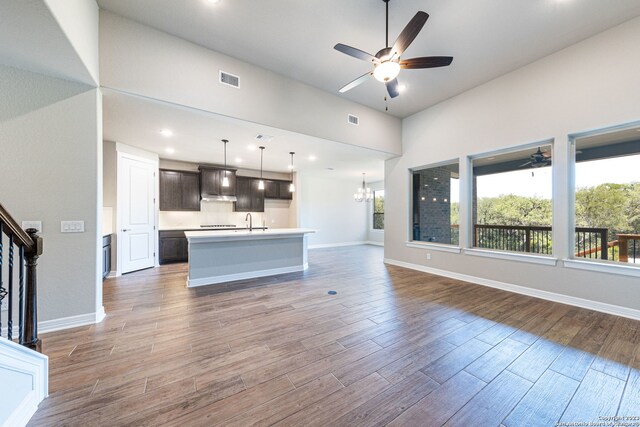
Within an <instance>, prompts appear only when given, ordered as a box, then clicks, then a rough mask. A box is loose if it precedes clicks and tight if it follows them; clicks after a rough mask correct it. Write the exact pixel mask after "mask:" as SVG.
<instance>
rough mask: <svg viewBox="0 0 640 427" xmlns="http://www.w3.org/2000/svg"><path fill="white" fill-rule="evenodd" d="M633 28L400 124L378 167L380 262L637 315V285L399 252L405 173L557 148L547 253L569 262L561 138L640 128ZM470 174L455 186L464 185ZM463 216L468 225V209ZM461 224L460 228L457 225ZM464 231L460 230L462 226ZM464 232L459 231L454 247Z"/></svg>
mask: <svg viewBox="0 0 640 427" xmlns="http://www.w3.org/2000/svg"><path fill="white" fill-rule="evenodd" d="M638 40H640V18H636V19H634V20H631V21H628V22H627V23H625V24H623V25H621V26H619V27H616V28H613V29H611V30H608V31H606V32H604V33H601V34H599V35H597V36H595V37H592V38H590V39H587V40H585V41H583V42H581V43H578V44H576V45H574V46H572V47H569V48H567V49H565V50H562V51H560V52H557V53H556V54H554V55H551V56H549V57H546V58H544V59H542V60H539V61H537V62H534V63H532V64H530V65H528V66H526V67H524V68H522V69H520V70H517V71H515V72H512V73H509V74H507V75H505V76H503V77H500V78H498V79H496V80H493V81H491V82H489V83H487V84H485V85H483V86H480V87H477V88H475V89H473V90H470V91H468V92H465V93H463V94H461V95H459V96H457V97H455V98H452V99H450V100H448V101H445V102H443V103H441V104H438V105H436V106H434V107H432V108H430V109H427V110H425V111H423V112H420V113H418V114H415V115H414V116H411V117H409V118H407V119H405V120H404V121H403V155H402V157H399V158H395V159H391V160H388V161H387V162H386V164H385V183H386V185H385V186H386V188H385V193H386V194H385V195H386V202H387V206H388V207H390V209H387V211H386V232H385V257H386V258H389V259H393V260H400V261H403V262H408V263H413V264H418V265H421V266H427V267H432V268H437V269H441V270H446V271H449V272H455V273H460V274H466V275H470V276H475V277H479V278H484V279H491V280H495V281H500V282H506V283H509V284H515V285H520V286H524V287H527V288H530V289H534V290H542V291H549V292H554V293H559V294H564V295H569V296H573V297H579V298H584V299H587V300H593V301H599V302H602V303H608V304H613V305H617V306H622V307H626V308H631V309H636V310H638V309H640V292H638V285H639V284H640V283H639V280H638V278H637V277H636V278H633V277H628V276H621V275H612V274H605V273H594V272H586V271H580V270H572V269H568V268H564V267H563V266H562V262H560V263H559V265H558V266H556V267H551V266H544V265H535V264H528V263H523V262H515V261H507V260H496V259H488V258H480V257H474V256H468V255H460V254H450V253H442V252H433V253H432V259H431V260H430V261H427V259H426V251H425V250H424V249H414V248H410V247H406V246H405V242H406V241H407V237H408V236H407V234H408V231H407V230H408V229H409V227H408V220H409V194H410V188H409V176H408V168H411V167H416V166H422V165H428V164H430V163H435V162H439V161H444V160H449V159H453V158H458V157H459V158H461V160H462V161H461V165H462V164H463V163H464V160H465V156H466V155H469V154H476V153H482V152H488V151H491V150H494V149H499V148H504V147H509V146H514V145H518V144H523V143H529V142H534V141H540V140H545V139H548V138H553V139H555V146H554V151H553V156H554V173H555V175H554V210H555V211H554V212H555V214H556V215H555V216H554V221H553V226H554V240H553V241H554V253H555V254H556V256H558V257H560V258H563V257H565V256H566V255H567V254H568V253H569V241H568V238H567V236H568V234H569V233H568V232H567V230H568V229H569V213H568V209H569V208H568V197H567V189H568V188H569V177H568V174H567V169H566V165H567V163H568V135H569V134H571V133H575V132H580V131H586V130H591V129H598V128H603V127H608V126H612V125H617V124H622V123H627V122H632V121H637V120H639V119H640V108H639V101H640V97H639V95H638V94H640V79H639V78H638V76H639V75H640V57H639V56H638V55H637V48H638ZM469 178H470V177H469V170H468V167H466V166H464V167H462V170H461V179H462V181H464V180H469ZM461 215H462V216H466V217H467V218H468V217H469V209H468V205H467V206H461ZM461 224H462V221H461ZM461 226H462V225H461ZM467 233H468V229H466V227H464V226H462V229H461V240H462V239H464V237H465V236H466V235H467Z"/></svg>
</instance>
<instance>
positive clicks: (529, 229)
mask: <svg viewBox="0 0 640 427" xmlns="http://www.w3.org/2000/svg"><path fill="white" fill-rule="evenodd" d="M552 190H553V188H552V174H551V145H550V144H541V145H540V146H535V147H531V148H526V149H516V150H513V151H510V152H502V153H500V154H494V155H487V156H483V157H479V158H474V159H473V199H472V203H473V206H472V221H473V229H472V236H473V237H472V238H473V246H474V247H477V248H485V249H493V250H500V251H510V252H528V253H534V254H551V253H552V245H553V242H552V235H551V231H552V229H551V224H552V208H553V206H552V200H551V194H552Z"/></svg>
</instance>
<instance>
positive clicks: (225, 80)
mask: <svg viewBox="0 0 640 427" xmlns="http://www.w3.org/2000/svg"><path fill="white" fill-rule="evenodd" d="M220 83H222V84H223V85H227V86H233V87H235V88H239V87H240V77H238V76H234V75H233V74H229V73H227V72H225V71H222V70H220Z"/></svg>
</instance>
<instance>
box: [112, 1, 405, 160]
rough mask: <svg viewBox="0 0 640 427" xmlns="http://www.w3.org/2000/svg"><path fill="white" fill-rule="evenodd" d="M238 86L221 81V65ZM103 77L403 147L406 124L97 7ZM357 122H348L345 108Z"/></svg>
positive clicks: (331, 136)
mask: <svg viewBox="0 0 640 427" xmlns="http://www.w3.org/2000/svg"><path fill="white" fill-rule="evenodd" d="M220 69H222V70H224V71H226V72H229V73H232V74H235V75H238V76H240V78H241V82H240V88H239V89H238V88H232V87H228V86H225V85H222V84H220V83H218V70H220ZM100 78H101V84H102V85H103V86H105V87H109V88H113V89H118V90H122V91H125V92H129V93H133V94H138V95H144V96H148V97H151V98H155V99H160V100H163V101H169V102H172V103H176V104H179V105H185V106H189V107H193V108H198V109H201V110H204V111H209V112H213V113H218V114H223V115H226V116H229V117H234V118H238V119H242V120H247V121H250V122H254V123H259V124H263V125H268V126H273V127H275V128H279V129H286V130H289V131H293V132H299V133H302V134H305V135H311V136H315V137H319V138H324V139H328V140H331V141H337V142H343V143H346V144H350V145H356V146H361V147H365V148H372V149H375V150H379V151H384V152H388V153H392V154H400V153H401V122H400V119H398V118H396V117H393V116H391V115H389V114H385V113H383V112H380V111H377V110H373V109H371V108H368V107H365V106H362V105H360V104H356V103H354V102H351V101H347V100H345V99H343V98H341V97H339V96H336V95H334V94H330V93H327V92H325V91H321V90H319V89H316V88H313V87H311V86H308V85H305V84H302V83H300V82H297V81H295V80H291V79H288V78H285V77H283V76H281V75H279V74H275V73H273V72H271V71H268V70H265V69H264V68H260V67H257V66H255V65H250V64H247V63H245V62H242V61H238V60H237V59H234V58H231V57H229V56H226V55H223V54H221V53H217V52H214V51H211V50H208V49H205V48H204V47H201V46H198V45H195V44H193V43H190V42H187V41H185V40H182V39H179V38H177V37H174V36H171V35H169V34H166V33H162V32H159V31H156V30H154V29H151V28H150V27H146V26H143V25H141V24H138V23H136V22H134V21H130V20H128V19H125V18H122V17H120V16H118V15H115V14H112V13H110V12H106V11H101V12H100ZM349 113H351V114H355V115H356V116H359V117H360V125H359V126H353V125H349V124H348V123H347V114H349Z"/></svg>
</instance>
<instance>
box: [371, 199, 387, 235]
mask: <svg viewBox="0 0 640 427" xmlns="http://www.w3.org/2000/svg"><path fill="white" fill-rule="evenodd" d="M373 229H374V230H384V190H377V191H374V192H373Z"/></svg>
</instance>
